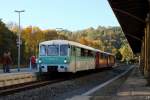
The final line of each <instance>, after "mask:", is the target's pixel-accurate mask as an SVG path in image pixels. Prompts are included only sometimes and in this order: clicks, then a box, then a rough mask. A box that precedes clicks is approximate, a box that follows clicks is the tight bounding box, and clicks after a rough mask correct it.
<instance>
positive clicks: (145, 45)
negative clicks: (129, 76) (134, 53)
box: [141, 13, 150, 84]
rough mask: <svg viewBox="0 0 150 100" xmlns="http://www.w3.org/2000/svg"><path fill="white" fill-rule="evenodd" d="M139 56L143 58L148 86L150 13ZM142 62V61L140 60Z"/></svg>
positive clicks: (149, 75)
mask: <svg viewBox="0 0 150 100" xmlns="http://www.w3.org/2000/svg"><path fill="white" fill-rule="evenodd" d="M142 48H143V49H142V52H141V55H142V56H143V57H142V58H144V67H143V71H144V76H145V78H146V79H147V80H148V83H149V84H150V13H149V14H148V15H147V18H146V27H145V36H144V38H143V47H142ZM141 61H142V59H141Z"/></svg>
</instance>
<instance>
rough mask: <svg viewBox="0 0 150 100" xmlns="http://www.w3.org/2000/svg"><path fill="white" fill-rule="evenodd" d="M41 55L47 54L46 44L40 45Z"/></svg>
mask: <svg viewBox="0 0 150 100" xmlns="http://www.w3.org/2000/svg"><path fill="white" fill-rule="evenodd" d="M40 55H41V56H45V55H46V46H45V45H41V46H40Z"/></svg>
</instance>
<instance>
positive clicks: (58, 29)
mask: <svg viewBox="0 0 150 100" xmlns="http://www.w3.org/2000/svg"><path fill="white" fill-rule="evenodd" d="M63 30H64V29H63V28H56V31H63ZM59 35H60V34H58V39H60V36H59Z"/></svg>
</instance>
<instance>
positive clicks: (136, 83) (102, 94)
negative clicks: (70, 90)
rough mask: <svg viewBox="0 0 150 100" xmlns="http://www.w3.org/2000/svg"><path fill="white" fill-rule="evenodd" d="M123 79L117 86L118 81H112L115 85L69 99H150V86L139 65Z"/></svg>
mask: <svg viewBox="0 0 150 100" xmlns="http://www.w3.org/2000/svg"><path fill="white" fill-rule="evenodd" d="M121 81H124V82H122V84H121V85H120V84H119V85H118V87H117V88H116V87H115V85H116V84H118V83H112V84H115V85H114V86H113V85H112V86H111V85H110V87H109V86H108V87H109V88H107V89H104V90H102V89H101V90H97V91H96V92H94V93H92V94H90V95H82V96H75V97H73V98H71V99H68V100H150V86H146V84H147V82H146V79H145V78H144V76H142V75H141V73H140V71H139V69H138V66H136V67H135V68H134V69H133V70H132V72H131V73H130V74H129V76H128V77H127V79H126V80H121ZM116 82H118V81H116ZM106 87H107V86H106ZM114 88H115V89H114ZM110 91H111V92H110ZM112 91H113V92H112Z"/></svg>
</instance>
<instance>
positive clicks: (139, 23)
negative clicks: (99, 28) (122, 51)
mask: <svg viewBox="0 0 150 100" xmlns="http://www.w3.org/2000/svg"><path fill="white" fill-rule="evenodd" d="M108 1H109V4H110V6H111V8H112V10H113V12H114V13H115V15H116V17H117V19H118V21H119V23H120V25H121V28H122V30H123V32H124V34H125V36H126V38H127V40H128V42H129V44H130V46H131V48H132V50H133V52H134V53H139V52H140V51H141V45H142V38H143V36H144V28H145V25H146V22H145V19H146V16H147V12H148V10H149V2H148V0H108Z"/></svg>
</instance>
